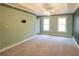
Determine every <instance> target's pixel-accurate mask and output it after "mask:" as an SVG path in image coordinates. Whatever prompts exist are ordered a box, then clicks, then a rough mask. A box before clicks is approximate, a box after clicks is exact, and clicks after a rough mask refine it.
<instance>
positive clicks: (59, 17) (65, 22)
mask: <svg viewBox="0 0 79 59" xmlns="http://www.w3.org/2000/svg"><path fill="white" fill-rule="evenodd" d="M59 18H65V24H59ZM66 22H67V18H66V16H59V17H58V32H67V28H66V24H67V23H66ZM60 25H65V30H63V31H62V30H59V26H60Z"/></svg>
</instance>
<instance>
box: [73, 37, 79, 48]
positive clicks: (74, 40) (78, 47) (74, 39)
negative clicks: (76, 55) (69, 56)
mask: <svg viewBox="0 0 79 59" xmlns="http://www.w3.org/2000/svg"><path fill="white" fill-rule="evenodd" d="M72 38H73V40H74V42H75V44H76V46H77V47H78V48H79V45H78V43H77V42H76V40H75V38H74V37H72Z"/></svg>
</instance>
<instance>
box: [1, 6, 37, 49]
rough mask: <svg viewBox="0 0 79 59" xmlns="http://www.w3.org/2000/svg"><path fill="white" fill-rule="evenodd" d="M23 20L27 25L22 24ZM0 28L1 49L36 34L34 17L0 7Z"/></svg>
mask: <svg viewBox="0 0 79 59" xmlns="http://www.w3.org/2000/svg"><path fill="white" fill-rule="evenodd" d="M23 19H26V20H27V23H22V22H21V21H22V20H23ZM0 20H1V21H2V22H1V23H0V24H2V26H0V27H1V28H2V31H1V32H2V34H0V36H1V35H2V38H0V40H1V41H0V43H2V44H1V48H5V47H7V46H10V45H12V44H14V43H17V42H19V41H22V40H24V39H25V38H28V37H31V36H33V35H35V34H36V32H35V30H36V29H35V26H36V15H33V14H30V13H25V12H23V11H19V10H16V9H12V8H9V7H4V6H0Z"/></svg>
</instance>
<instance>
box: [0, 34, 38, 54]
mask: <svg viewBox="0 0 79 59" xmlns="http://www.w3.org/2000/svg"><path fill="white" fill-rule="evenodd" d="M35 37H37V35H34V36H32V37H29V38H27V39H25V40H22V41H20V42H17V43H14V44H12V45H10V46H8V47H5V48H2V49H0V53H1V52H4V51H6V50H8V49H10V48H13V47H15V46H17V45H19V44H21V43H23V42H25V41H28V40H31V39H33V38H35Z"/></svg>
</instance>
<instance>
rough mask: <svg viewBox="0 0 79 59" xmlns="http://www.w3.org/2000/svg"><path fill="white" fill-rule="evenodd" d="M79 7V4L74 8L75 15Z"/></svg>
mask: <svg viewBox="0 0 79 59" xmlns="http://www.w3.org/2000/svg"><path fill="white" fill-rule="evenodd" d="M78 7H79V4H77V6H76V7H75V8H74V10H73V13H75V11H76V10H77V8H78Z"/></svg>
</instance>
